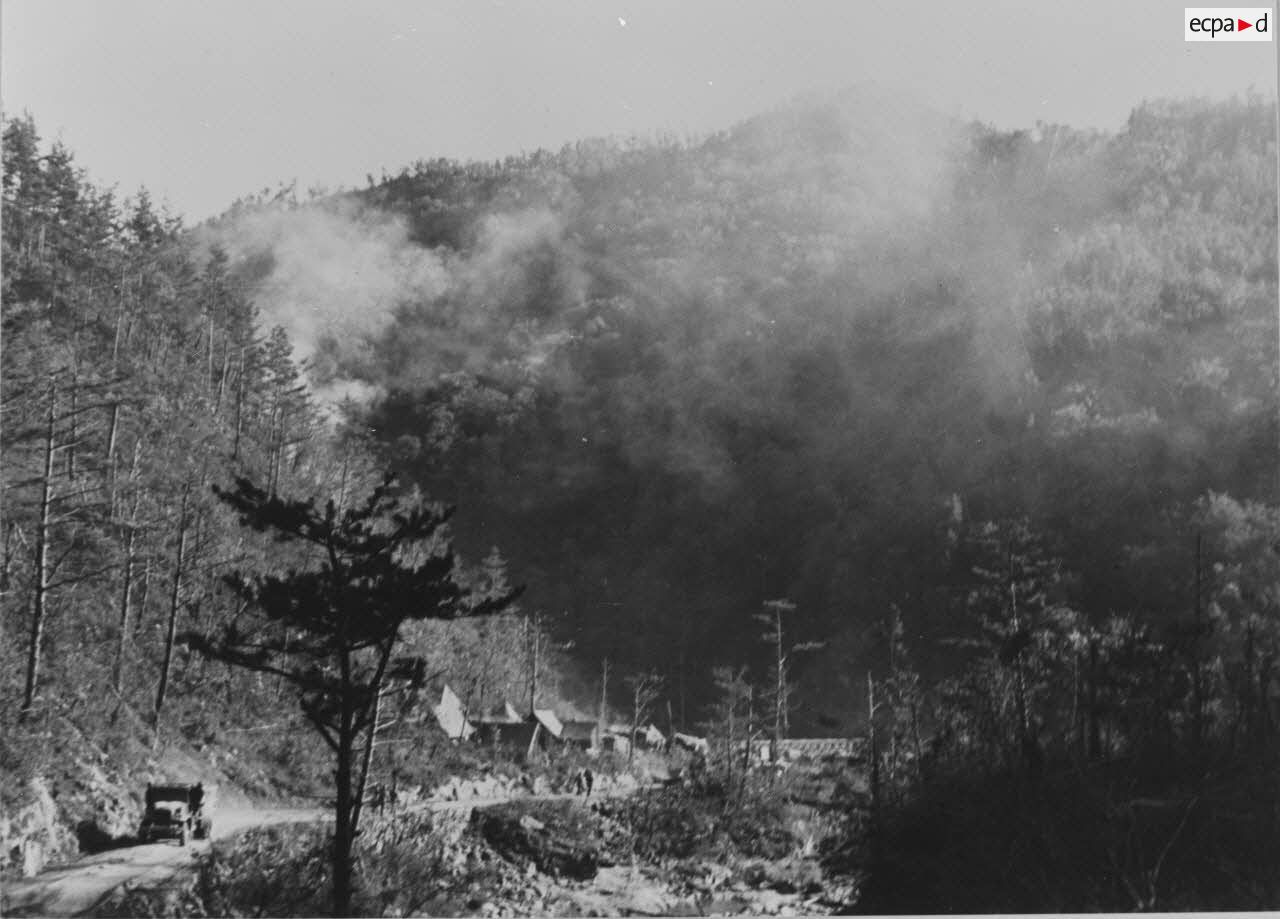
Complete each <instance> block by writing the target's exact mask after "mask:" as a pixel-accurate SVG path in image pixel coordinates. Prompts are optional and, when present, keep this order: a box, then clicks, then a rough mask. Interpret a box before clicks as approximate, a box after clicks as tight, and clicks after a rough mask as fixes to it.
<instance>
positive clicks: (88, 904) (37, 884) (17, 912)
mask: <svg viewBox="0 0 1280 919" xmlns="http://www.w3.org/2000/svg"><path fill="white" fill-rule="evenodd" d="M323 818H324V814H323V812H322V811H320V810H316V809H289V808H268V809H261V810H258V809H251V808H229V809H221V810H219V811H218V813H217V817H216V819H215V821H214V827H213V835H214V837H215V838H217V839H225V838H227V837H229V836H233V835H235V834H236V833H238V832H240V831H241V830H244V829H247V828H248V827H252V826H265V825H267V824H273V823H308V822H311V821H315V820H321V819H323ZM208 848H209V843H208V842H195V841H193V842H190V843H188V844H187V846H186V847H182V846H179V845H177V844H176V843H173V842H155V843H150V844H148V845H136V846H125V847H122V848H119V849H110V850H108V851H106V852H99V853H97V854H96V855H87V856H85V857H84V858H82V859H79V860H78V861H76V862H73V863H72V864H70V865H64V866H62V867H60V868H51V869H50V870H48V871H45V872H44V873H42V874H39V875H37V876H36V877H33V878H27V879H25V880H21V881H15V882H11V883H8V884H6V885H5V888H4V890H3V892H2V893H0V915H4V916H7V917H8V916H13V917H18V916H78V915H81V914H82V913H85V912H87V911H88V910H90V909H92V908H93V907H94V906H95V905H96V904H97V903H98V902H99V901H101V900H102V899H103V898H104V897H106V896H107V894H109V893H111V891H113V890H115V889H116V888H117V887H120V886H121V885H123V884H126V883H133V884H137V885H140V886H150V885H155V884H160V883H162V882H163V881H165V880H166V879H167V878H169V877H172V876H173V875H174V874H176V873H178V872H179V871H181V870H183V869H184V868H189V867H192V866H193V865H194V864H195V862H196V858H197V857H198V856H199V855H201V854H203V853H204V852H207V851H208Z"/></svg>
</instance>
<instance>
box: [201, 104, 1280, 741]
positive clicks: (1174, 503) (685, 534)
mask: <svg viewBox="0 0 1280 919" xmlns="http://www.w3.org/2000/svg"><path fill="white" fill-rule="evenodd" d="M1272 118H1273V116H1272V115H1271V110H1270V109H1269V108H1268V107H1267V106H1266V105H1263V104H1262V103H1260V102H1258V101H1254V100H1245V101H1242V102H1234V103H1229V104H1228V103H1224V104H1217V105H1209V104H1207V103H1206V104H1201V103H1150V104H1145V105H1143V106H1142V107H1140V108H1138V109H1137V110H1135V112H1134V114H1133V116H1132V118H1131V119H1130V122H1129V125H1128V127H1127V128H1126V129H1125V130H1123V131H1121V132H1118V133H1116V134H1114V135H1109V134H1099V133H1097V132H1088V131H1078V130H1074V129H1072V128H1070V127H1069V126H1064V125H1044V124H1041V125H1037V126H1035V127H1034V128H1033V129H1030V130H1027V131H1017V132H1006V133H1002V132H998V131H995V130H993V129H990V128H986V127H983V126H980V125H975V124H962V123H959V122H956V121H954V120H951V119H948V118H945V117H942V116H939V115H937V114H935V113H933V112H931V111H929V110H927V109H925V108H923V107H920V106H918V105H916V104H915V103H913V102H911V101H910V100H906V99H900V98H897V97H894V96H892V95H890V94H888V93H884V92H881V91H878V90H868V89H859V90H850V91H848V92H846V93H843V94H838V95H834V96H823V97H816V96H815V97H805V98H801V99H798V100H796V101H795V102H793V103H791V104H789V105H788V106H785V107H783V108H781V109H779V110H777V111H774V112H770V113H767V114H764V115H760V116H758V117H756V118H753V119H751V120H749V121H747V122H744V123H742V124H739V125H736V126H734V127H731V128H729V129H727V130H725V131H722V132H720V133H717V134H714V135H712V136H708V137H704V138H701V139H699V140H696V141H686V142H674V141H660V140H658V141H628V142H621V141H608V140H597V141H583V142H581V143H578V144H574V145H570V146H567V147H565V148H564V149H562V150H561V151H559V152H557V153H548V152H538V153H534V154H528V155H525V156H521V157H516V158H511V159H509V160H506V161H503V162H500V163H456V162H451V161H423V162H419V163H417V164H415V165H413V166H412V167H409V168H406V169H405V170H404V171H402V172H401V173H400V174H399V175H396V176H394V177H386V178H384V180H383V181H381V182H380V183H377V184H374V185H371V186H370V187H368V188H367V189H364V190H362V191H358V192H349V193H345V194H342V195H338V196H334V197H330V198H326V199H318V200H314V201H311V202H308V203H305V204H292V205H289V206H282V205H279V204H277V205H264V206H259V207H250V208H246V209H243V210H241V211H240V212H233V213H229V214H228V215H226V216H225V217H224V218H222V219H220V220H219V221H215V222H213V223H212V224H210V225H207V226H206V227H203V228H201V230H200V233H201V234H202V236H203V238H204V240H205V242H206V244H208V245H217V246H220V247H221V248H223V249H225V250H226V251H227V252H228V254H229V255H230V256H231V265H232V269H233V271H234V272H235V273H236V274H237V276H238V277H240V278H241V280H242V282H243V283H244V284H246V285H247V289H248V290H250V291H251V292H252V293H251V297H252V300H253V302H254V303H255V304H256V306H257V308H258V310H259V311H260V314H261V316H262V317H263V319H264V321H265V323H266V324H279V325H281V326H283V327H284V328H285V330H286V331H287V332H288V333H289V337H290V339H291V341H292V342H293V344H294V348H295V354H296V356H297V357H300V358H305V359H306V360H307V362H308V364H309V367H310V375H311V381H312V385H313V391H314V394H315V397H316V398H317V399H319V400H321V401H327V402H330V403H334V404H336V403H337V402H338V401H339V400H340V399H342V398H344V397H346V396H355V397H357V398H355V400H354V401H353V402H350V403H348V404H347V406H346V408H345V410H344V411H345V412H346V413H347V414H348V416H349V418H350V419H351V420H353V421H354V422H355V423H356V424H357V426H359V427H360V428H362V429H365V430H367V431H368V432H369V434H370V436H371V437H372V438H373V439H374V441H375V442H376V443H377V444H378V449H379V450H380V451H381V452H382V453H383V454H384V455H385V456H386V457H387V458H388V459H389V460H390V461H391V462H392V463H393V464H394V465H395V466H396V467H398V468H399V469H400V471H401V472H402V473H403V474H404V475H405V476H406V477H407V478H408V479H410V480H412V481H414V482H417V483H419V484H421V485H422V486H423V487H424V488H425V489H426V490H427V492H428V493H430V494H432V495H433V496H436V497H438V498H440V499H442V500H447V501H450V502H457V503H458V504H459V506H460V507H461V508H463V509H464V513H463V514H460V515H459V518H458V521H457V523H456V528H457V535H458V538H459V540H460V543H461V545H462V546H464V547H465V549H466V551H467V552H468V553H469V554H470V555H472V556H480V555H483V554H484V553H485V552H487V551H488V549H489V547H490V545H492V544H497V545H498V546H499V547H500V548H501V551H502V552H503V554H504V555H505V556H507V557H508V558H509V559H510V561H511V565H512V574H513V577H514V579H515V580H518V581H521V582H525V583H527V584H528V585H529V602H530V603H531V604H534V605H536V606H537V607H539V608H542V609H545V610H547V611H550V612H553V613H555V614H557V615H558V616H559V619H560V621H561V623H562V629H563V632H564V636H563V637H565V638H566V639H568V638H572V639H573V640H574V642H575V645H574V648H575V650H574V653H573V656H574V657H575V659H577V660H578V662H579V663H580V664H581V665H582V666H583V667H584V668H586V670H585V671H584V672H590V671H591V669H592V668H594V667H595V666H597V662H598V660H599V659H600V658H601V657H605V656H608V657H610V658H611V659H613V660H616V661H621V662H622V665H623V666H633V667H639V666H645V665H651V664H657V665H659V666H661V667H662V668H663V669H664V671H668V672H666V673H665V675H666V676H667V677H668V678H669V679H670V680H671V681H672V684H673V685H674V684H675V683H677V682H680V683H681V685H686V686H688V693H689V702H688V704H689V705H690V706H691V707H692V706H693V705H694V704H695V700H696V699H697V698H699V697H700V694H701V693H703V692H705V691H706V688H707V687H706V684H705V680H706V674H705V672H703V671H705V670H706V668H705V667H702V668H701V669H700V672H699V673H698V674H694V673H693V672H692V670H691V669H690V672H688V673H679V672H677V671H678V670H680V668H682V667H686V668H687V662H689V661H695V660H697V661H705V662H709V663H715V662H724V663H728V662H731V661H736V660H742V661H747V662H752V661H754V662H756V663H759V661H758V660H757V659H758V657H759V655H760V653H762V652H761V648H760V646H759V642H758V641H757V636H756V634H755V631H756V629H755V627H754V626H753V624H752V618H751V617H752V615H753V614H754V613H755V612H757V611H758V610H759V609H760V606H761V603H762V602H763V601H766V600H769V599H773V598H777V597H788V598H790V599H792V600H794V601H795V602H796V603H797V604H798V609H799V612H798V613H797V616H796V624H795V628H796V629H797V631H798V634H799V635H800V636H801V637H802V638H822V639H824V640H826V641H827V649H826V650H825V651H823V652H821V653H818V654H814V655H812V656H811V658H810V659H808V660H806V661H805V662H804V664H803V667H802V677H803V682H804V686H805V689H804V690H803V691H804V692H809V693H813V694H814V696H815V697H818V696H821V697H822V698H825V699H828V700H829V704H828V705H827V708H828V709H829V710H830V711H829V712H826V713H824V714H827V715H830V716H832V717H835V718H836V720H837V721H839V722H841V723H847V719H848V718H849V717H851V715H850V713H851V712H852V711H853V710H854V708H855V706H856V705H857V704H858V703H857V692H858V691H857V690H856V688H855V687H856V686H857V685H858V683H857V679H856V674H857V673H861V672H863V671H865V670H866V669H868V668H871V669H874V668H876V667H877V666H880V663H879V662H880V661H881V660H882V658H883V653H884V650H883V638H882V637H881V633H880V631H879V625H878V624H879V623H881V622H882V621H883V620H884V617H885V616H886V615H887V611H888V610H889V609H891V608H897V609H899V610H901V613H902V615H903V617H904V619H905V621H906V623H907V626H908V630H909V634H910V635H911V636H912V637H913V639H914V640H916V641H917V642H918V645H919V647H918V654H919V656H920V657H921V658H922V659H923V660H924V662H925V664H926V665H927V666H928V667H930V668H935V667H940V668H943V669H945V666H944V663H943V662H944V660H945V658H946V657H947V652H945V651H944V650H943V646H942V645H940V644H939V643H938V641H939V639H942V638H948V637H954V636H955V635H956V634H957V633H959V632H960V631H962V630H963V627H962V625H961V624H960V621H959V618H958V617H960V616H961V615H962V613H963V610H962V609H961V608H958V607H957V606H956V601H955V599H954V590H953V589H952V588H953V586H954V584H955V583H956V579H957V578H958V577H959V578H960V579H961V580H963V578H964V576H965V575H964V573H963V566H964V565H965V564H966V563H965V562H964V561H963V559H960V558H959V557H958V556H957V555H956V554H955V552H953V551H952V547H953V546H954V545H956V541H957V540H960V541H961V542H963V539H964V533H965V532H966V531H967V529H968V528H970V527H977V526H979V525H980V524H981V523H983V522H987V521H1001V520H1012V519H1024V518H1025V519H1029V520H1031V521H1033V522H1034V524H1035V525H1036V526H1038V527H1041V528H1043V530H1044V531H1045V532H1047V533H1048V534H1049V537H1048V538H1049V540H1050V542H1051V543H1052V544H1053V547H1054V551H1055V552H1056V553H1058V554H1059V556H1060V557H1061V558H1062V559H1063V561H1064V567H1065V568H1066V569H1068V570H1069V571H1070V572H1071V573H1072V574H1071V579H1070V580H1069V582H1068V583H1069V592H1070V594H1071V597H1070V600H1071V602H1073V603H1076V604H1080V605H1083V606H1086V607H1089V608H1091V609H1095V610H1097V611H1098V615H1104V614H1106V613H1107V612H1108V611H1112V610H1115V609H1118V608H1133V607H1134V606H1135V605H1136V606H1138V607H1141V608H1146V609H1149V610H1150V611H1151V612H1152V614H1153V615H1158V614H1159V609H1161V608H1162V604H1164V603H1165V602H1166V601H1167V600H1168V589H1166V588H1157V587H1152V586H1151V585H1150V584H1147V583H1146V582H1145V581H1143V587H1142V588H1141V589H1139V588H1138V587H1136V586H1135V584H1136V583H1137V582H1138V581H1142V579H1144V578H1147V577H1150V578H1152V579H1153V581H1156V580H1158V574H1157V573H1153V572H1144V571H1142V570H1141V566H1138V567H1137V568H1135V569H1133V571H1132V572H1131V573H1132V574H1133V575H1134V578H1133V579H1119V578H1116V577H1114V576H1113V574H1112V571H1113V569H1112V567H1111V566H1109V565H1100V564H1099V559H1102V558H1104V557H1107V556H1113V555H1120V556H1123V555H1125V554H1128V555H1134V556H1137V557H1146V555H1148V554H1149V553H1150V552H1153V551H1155V547H1157V546H1160V545H1164V544H1165V543H1167V542H1169V541H1173V542H1175V543H1176V542H1177V541H1178V540H1180V539H1183V538H1184V537H1185V531H1184V530H1182V529H1180V527H1182V526H1183V524H1179V523H1177V522H1176V521H1177V520H1179V519H1189V516H1190V515H1192V514H1193V513H1194V512H1195V506H1196V505H1195V502H1196V501H1197V499H1198V498H1199V497H1200V496H1202V495H1204V494H1205V493H1206V492H1207V491H1211V490H1217V491H1230V492H1231V493H1232V494H1233V495H1235V496H1237V497H1240V498H1251V499H1265V498H1272V497H1274V494H1273V492H1274V487H1275V483H1274V480H1273V476H1272V475H1271V474H1270V466H1271V463H1272V460H1273V459H1274V450H1273V448H1274V446H1275V418H1276V412H1275V408H1276V405H1275V396H1276V380H1275V370H1274V368H1275V366H1276V355H1275V346H1276V328H1275V314H1274V308H1273V306H1274V302H1275V296H1276V291H1275V238H1274V232H1275V223H1274V204H1275V189H1274V182H1273V180H1272V176H1271V174H1270V173H1269V171H1268V170H1270V169H1271V165H1270V164H1271V162H1272V159H1273V157H1274V152H1275V151H1274V145H1273V139H1272V138H1273V124H1272ZM1207 162H1212V163H1214V164H1215V165H1214V166H1213V172H1212V174H1211V175H1206V174H1205V172H1204V170H1205V169H1206V168H1208V167H1206V166H1205V163H1207ZM1157 163H1158V164H1159V168H1158V169H1157V168H1156V164H1157ZM1259 227H1265V228H1266V229H1265V232H1258V228H1259ZM1135 579H1136V580H1135ZM560 614H563V615H562V616H561V615H560ZM682 662H686V663H682ZM700 681H702V682H700Z"/></svg>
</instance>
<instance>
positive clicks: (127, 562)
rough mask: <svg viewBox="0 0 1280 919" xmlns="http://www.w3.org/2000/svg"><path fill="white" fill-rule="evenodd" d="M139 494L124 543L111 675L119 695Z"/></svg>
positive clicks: (133, 560)
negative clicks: (118, 620)
mask: <svg viewBox="0 0 1280 919" xmlns="http://www.w3.org/2000/svg"><path fill="white" fill-rule="evenodd" d="M138 497H139V496H138V495H137V494H135V495H134V497H133V514H132V519H131V520H130V521H129V532H128V535H127V536H126V537H125V543H124V583H123V584H122V585H121V588H120V639H119V641H118V642H117V644H116V666H115V670H114V672H113V673H112V676H111V685H112V687H113V688H114V689H115V692H116V696H117V697H119V696H120V694H121V692H122V691H123V686H124V652H125V648H126V647H127V646H128V642H129V613H130V611H131V610H130V602H129V601H130V599H131V598H132V594H133V566H134V563H135V561H136V560H137V556H136V555H135V552H134V547H135V545H136V544H137V538H138Z"/></svg>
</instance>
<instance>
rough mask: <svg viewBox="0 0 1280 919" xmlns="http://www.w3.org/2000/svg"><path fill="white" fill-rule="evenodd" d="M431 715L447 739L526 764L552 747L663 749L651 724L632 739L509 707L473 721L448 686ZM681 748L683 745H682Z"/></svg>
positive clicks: (620, 730) (621, 730)
mask: <svg viewBox="0 0 1280 919" xmlns="http://www.w3.org/2000/svg"><path fill="white" fill-rule="evenodd" d="M432 715H433V716H434V717H435V722H436V725H437V726H438V727H439V729H440V730H441V731H443V732H444V734H445V736H446V737H448V738H449V739H450V740H454V741H467V742H471V743H474V744H477V745H479V746H482V747H492V748H494V749H495V750H497V749H502V750H503V751H505V752H508V753H516V754H519V755H521V756H523V757H524V758H526V759H527V758H529V757H532V756H534V755H535V754H538V753H548V752H551V751H552V750H554V749H557V748H561V749H563V748H577V749H580V750H583V751H585V752H589V753H596V752H602V751H603V752H613V753H620V754H622V755H627V754H629V753H630V752H631V748H632V746H634V747H635V748H636V749H652V750H665V749H667V747H668V740H667V736H666V735H665V734H664V733H663V732H662V731H660V730H659V729H658V728H657V727H656V726H655V725H653V724H646V725H643V726H641V727H639V728H637V729H636V731H635V736H634V737H633V736H632V731H631V726H630V725H620V724H611V725H606V726H604V729H603V730H601V726H600V725H599V724H598V723H597V722H595V721H574V720H570V719H561V718H560V716H559V715H557V714H556V712H555V711H554V710H552V709H549V708H538V709H534V710H533V711H532V712H531V713H530V714H528V715H525V716H522V715H520V713H519V712H517V711H516V709H515V707H514V706H513V705H512V704H511V703H510V702H504V703H503V704H502V705H501V706H500V707H499V708H497V709H496V710H493V711H489V712H482V713H480V714H479V716H478V717H477V716H473V715H471V714H470V713H468V712H467V710H466V707H465V706H464V705H463V704H462V700H461V699H460V698H459V697H458V694H457V693H455V692H454V691H453V690H452V689H451V688H449V686H448V685H445V687H444V688H443V690H442V691H441V693H440V702H439V704H437V705H435V706H433V707H432ZM682 738H686V741H693V742H695V745H696V742H697V741H701V743H702V744H703V745H705V744H706V741H705V740H701V738H692V737H689V735H683V734H677V735H676V736H675V738H674V739H675V741H676V742H677V743H680V741H681V739H682ZM682 746H688V743H687V742H686V743H684V744H682ZM691 749H692V748H691Z"/></svg>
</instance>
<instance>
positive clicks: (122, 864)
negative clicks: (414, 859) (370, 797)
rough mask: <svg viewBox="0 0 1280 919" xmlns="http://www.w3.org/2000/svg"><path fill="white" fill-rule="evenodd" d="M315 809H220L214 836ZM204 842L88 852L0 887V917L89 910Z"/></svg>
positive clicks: (161, 878)
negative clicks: (70, 860)
mask: <svg viewBox="0 0 1280 919" xmlns="http://www.w3.org/2000/svg"><path fill="white" fill-rule="evenodd" d="M570 797H573V796H572V795H559V794H557V795H544V796H540V798H541V799H543V800H548V799H550V800H556V799H566V798H570ZM509 800H511V799H510V798H507V797H501V798H496V797H495V798H468V799H463V800H461V801H430V802H427V803H425V804H421V805H418V806H417V808H415V809H423V810H437V811H457V810H470V809H471V808H474V807H487V806H490V805H494V804H501V803H503V802H504V801H509ZM328 817H329V814H328V812H326V811H324V810H321V809H319V808H222V809H219V810H218V811H217V815H216V817H215V819H214V826H213V835H214V838H215V839H226V838H228V837H230V836H234V835H235V834H236V833H238V832H240V831H242V830H245V829H248V828H250V827H255V826H268V825H272V824H283V823H312V822H317V821H322V820H325V819H328ZM208 848H209V843H208V842H196V841H193V842H190V843H188V844H187V846H186V847H181V846H179V845H177V844H176V843H173V842H157V843H150V844H148V845H136V846H125V847H122V848H119V849H111V850H109V851H106V852H99V853H97V854H96V855H87V856H85V857H84V858H81V859H79V860H77V861H75V862H73V863H72V864H70V865H64V866H62V867H60V868H51V869H50V870H48V871H45V872H44V873H42V874H40V875H37V876H36V877H34V878H28V879H25V880H21V881H15V882H11V883H9V884H6V885H5V888H4V890H3V891H0V916H5V917H15V919H16V917H25V916H79V915H83V914H84V913H86V912H88V911H89V910H91V909H93V907H94V906H95V905H97V904H98V903H100V902H101V901H102V900H103V899H105V898H106V897H107V895H108V894H110V893H111V892H112V891H114V890H115V889H117V888H118V887H121V886H123V885H124V884H134V885H135V886H140V887H149V886H159V885H161V884H163V883H164V882H165V881H166V880H167V879H168V878H171V877H173V876H174V875H176V874H178V873H179V872H180V871H183V870H184V869H190V868H193V867H194V866H195V864H196V860H197V858H198V857H199V856H200V855H202V854H204V853H205V852H207V851H208Z"/></svg>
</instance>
